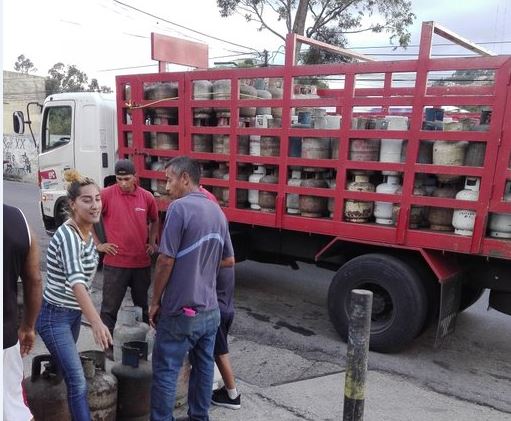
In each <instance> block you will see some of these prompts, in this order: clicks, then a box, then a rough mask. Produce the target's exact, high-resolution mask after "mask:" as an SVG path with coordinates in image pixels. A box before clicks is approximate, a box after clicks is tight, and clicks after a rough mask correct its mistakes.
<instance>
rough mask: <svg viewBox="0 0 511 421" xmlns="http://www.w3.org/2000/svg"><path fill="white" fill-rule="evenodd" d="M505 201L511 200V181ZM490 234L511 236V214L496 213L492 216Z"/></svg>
mask: <svg viewBox="0 0 511 421" xmlns="http://www.w3.org/2000/svg"><path fill="white" fill-rule="evenodd" d="M504 202H511V181H510V182H508V183H507V193H505V194H504ZM490 236H491V237H494V238H511V214H509V213H494V214H492V215H491V217H490Z"/></svg>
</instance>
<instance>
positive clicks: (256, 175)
mask: <svg viewBox="0 0 511 421" xmlns="http://www.w3.org/2000/svg"><path fill="white" fill-rule="evenodd" d="M265 175H266V168H264V165H258V166H257V167H256V168H254V172H253V173H252V174H250V176H249V177H248V181H249V182H250V183H259V181H260V180H261V178H263V177H264V176H265ZM248 201H249V203H250V208H251V209H255V210H261V206H259V190H249V191H248Z"/></svg>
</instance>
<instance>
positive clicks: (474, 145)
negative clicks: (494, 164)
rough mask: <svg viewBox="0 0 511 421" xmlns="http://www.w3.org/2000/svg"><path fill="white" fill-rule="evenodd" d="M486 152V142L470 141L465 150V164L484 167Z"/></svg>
mask: <svg viewBox="0 0 511 421" xmlns="http://www.w3.org/2000/svg"><path fill="white" fill-rule="evenodd" d="M485 153H486V143H484V142H469V145H468V146H467V150H466V152H465V162H464V165H466V166H467V167H482V166H483V165H484V155H485Z"/></svg>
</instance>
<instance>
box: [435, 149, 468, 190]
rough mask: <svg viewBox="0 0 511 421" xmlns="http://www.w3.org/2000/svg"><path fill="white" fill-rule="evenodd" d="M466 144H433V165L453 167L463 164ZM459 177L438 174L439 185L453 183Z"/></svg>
mask: <svg viewBox="0 0 511 421" xmlns="http://www.w3.org/2000/svg"><path fill="white" fill-rule="evenodd" d="M467 146H468V142H449V141H444V140H437V141H435V143H434V144H433V164H434V165H455V166H460V165H463V163H464V162H465V150H466V148H467ZM461 177H462V176H460V175H449V174H438V175H437V178H438V181H439V182H440V183H453V182H455V181H457V180H459V179H460V178H461Z"/></svg>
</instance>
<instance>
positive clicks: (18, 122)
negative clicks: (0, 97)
mask: <svg viewBox="0 0 511 421" xmlns="http://www.w3.org/2000/svg"><path fill="white" fill-rule="evenodd" d="M12 126H13V128H14V133H16V134H23V133H25V117H24V116H23V112H22V111H14V112H13V113H12Z"/></svg>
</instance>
